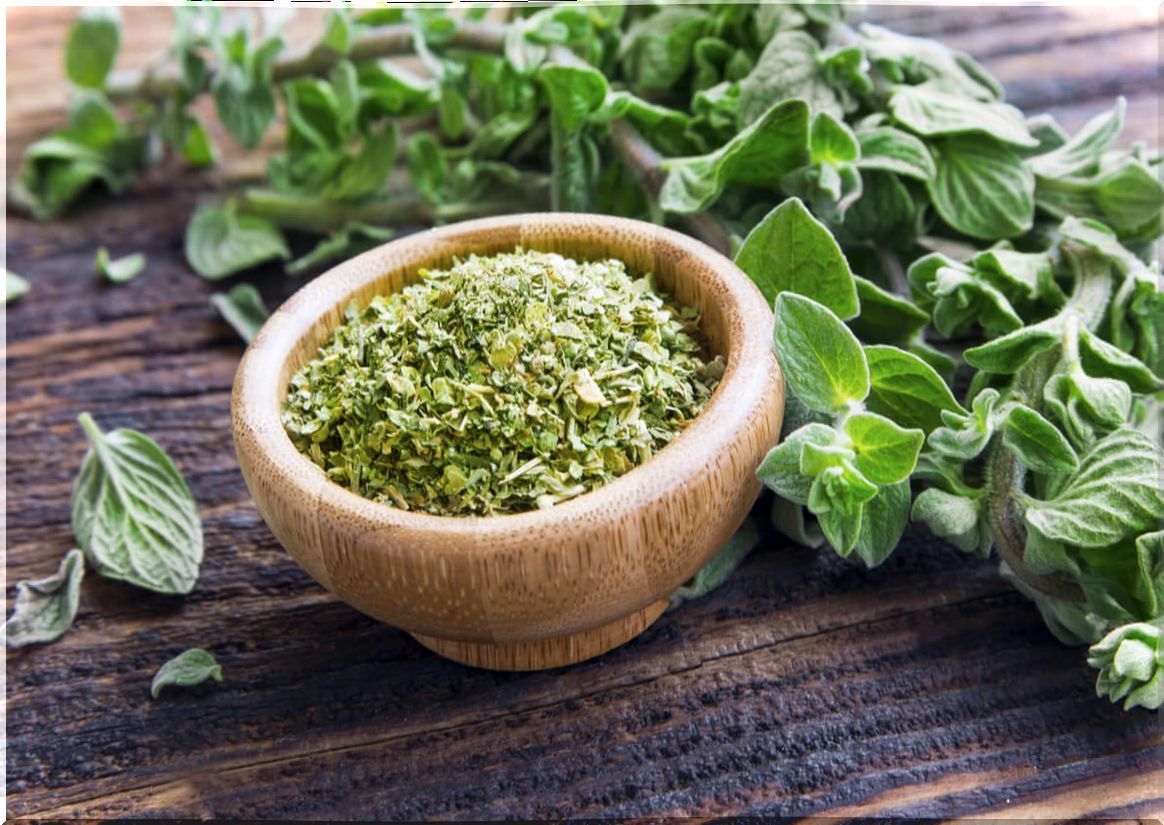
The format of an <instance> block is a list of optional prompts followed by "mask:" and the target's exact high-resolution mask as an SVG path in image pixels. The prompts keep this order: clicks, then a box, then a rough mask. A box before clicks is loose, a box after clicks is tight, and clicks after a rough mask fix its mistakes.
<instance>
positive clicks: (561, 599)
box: [231, 214, 784, 670]
mask: <svg viewBox="0 0 1164 825" xmlns="http://www.w3.org/2000/svg"><path fill="white" fill-rule="evenodd" d="M516 246H521V247H524V248H526V249H535V250H543V251H552V252H558V253H560V254H563V255H567V256H570V257H574V258H590V259H594V258H600V257H614V258H619V259H621V260H623V261H625V262H626V263H627V265H628V266H629V267H630V269H631V271H632V272H635V273H639V274H641V273H645V272H653V273H655V277H656V279H657V282H658V283H659V285H660V286H661V287H662V288H663V289H665V290H667V291H668V292H670V293H671V294H672V295H674V296H675V297H676V298H677V299H678V300H679V301H681V302H682V303H684V304H687V305H693V306H696V307H698V309H699V310H700V312H701V313H702V322H701V324H702V328H703V331H704V334H705V335H706V336H707V340H708V343H709V347H710V349H711V351H712V352H713V353H715V354H720V355H723V356H724V357H725V358H726V360H727V370H726V372H725V373H724V376H723V379H722V381H721V383H720V385H719V386H718V387H717V388H716V390H715V392H714V393H713V395H712V398H711V399H710V401H709V402H708V405H707V407H706V408H705V409H704V411H703V412H702V413H701V414H700V415H699V416H698V417H697V418H696V419H695V420H694V421H693V422H692V423H691V424H690V426H689V427H688V428H687V429H686V430H685V431H684V432H683V433H681V434H680V435H679V436H678V437H677V438H676V439H675V440H674V441H672V442H671V443H670V444H668V445H667V446H666V447H665V448H663V449H662V450H660V451H659V452H658V453H656V454H655V455H654V456H653V457H652V458H651V459H650V460H649V461H648V462H646V463H645V464H643V465H641V466H639V467H637V468H635V469H633V470H631V471H630V472H628V473H627V474H626V475H624V476H622V477H621V478H619V479H617V480H615V481H614V482H612V483H610V484H608V485H606V486H605V487H601V488H599V489H597V490H595V491H593V492H590V493H586V494H585V495H582V496H579V497H577V498H575V499H572V500H569V501H566V502H564V503H562V504H559V505H557V506H555V507H553V508H550V509H546V510H535V511H531V512H526V513H518V514H507V515H497V516H487V517H457V516H435V515H428V514H421V513H414V512H407V511H403V510H399V509H396V508H393V507H390V506H388V505H385V504H377V503H375V502H373V501H370V500H368V499H365V498H362V497H361V496H359V495H356V494H355V493H352V492H350V491H348V490H347V489H345V488H344V487H341V486H340V485H338V484H336V483H334V482H332V481H330V480H329V479H327V478H326V477H325V475H324V473H323V471H322V470H321V469H320V468H319V467H318V466H316V465H315V464H314V463H312V462H311V460H310V459H308V458H307V457H305V456H303V455H302V454H300V453H299V451H298V450H296V449H295V447H294V445H292V443H291V440H290V439H289V438H288V436H287V434H286V433H285V432H284V430H283V425H282V423H281V421H280V412H281V407H282V404H283V400H284V398H285V396H286V392H287V384H288V381H289V380H290V378H291V376H292V374H293V373H295V372H296V371H297V370H298V369H299V368H300V367H301V366H302V365H303V364H304V363H305V362H307V361H308V360H310V359H311V358H312V357H313V356H314V355H315V354H316V352H317V351H318V350H319V348H320V346H322V345H323V344H324V343H325V342H326V341H327V340H328V338H329V337H330V336H331V334H332V332H333V331H334V330H335V329H336V327H337V326H338V325H339V324H340V323H341V322H342V319H343V312H344V308H345V307H346V306H347V305H348V303H349V302H350V301H352V300H353V299H354V300H355V301H356V302H357V303H358V304H360V305H365V304H367V303H368V302H369V301H370V300H371V298H372V297H373V296H375V295H380V294H385V293H389V292H391V291H393V290H397V289H400V288H402V287H403V286H404V285H405V284H406V283H408V282H409V281H410V280H413V279H415V273H416V271H417V270H418V269H420V268H422V267H429V268H433V267H442V266H447V265H448V264H450V263H451V262H452V259H453V257H454V256H464V255H467V254H469V253H473V252H476V253H482V254H491V253H497V252H502V251H512V250H513V249H514V247H516ZM772 324H773V320H772V312H771V310H770V309H769V308H768V306H767V304H766V303H765V301H764V299H763V297H762V296H761V295H760V292H759V290H757V289H756V287H755V286H754V285H753V284H752V282H751V281H750V280H749V279H748V277H747V276H746V275H744V274H743V272H741V271H740V270H739V269H738V268H737V267H736V266H735V265H734V264H733V263H732V262H731V261H729V260H728V259H727V258H725V257H723V256H722V255H720V254H719V253H717V252H715V251H713V250H712V249H711V248H709V247H707V246H704V245H703V244H701V243H699V242H698V241H695V240H692V239H691V238H689V237H687V236H685V235H681V234H679V233H677V232H673V231H671V230H668V229H663V228H660V227H658V226H654V225H651V224H647V223H643V222H640V221H634V220H628V219H623V218H613V217H607V216H601V215H580V214H542V215H513V216H506V217H498V218H487V219H484V220H475V221H468V222H465V223H458V224H453V225H451V226H445V227H441V228H439V229H433V230H430V231H427V232H422V233H419V234H416V235H409V236H407V237H405V238H402V239H400V240H396V241H392V242H391V243H387V244H385V245H383V246H381V247H379V248H377V249H373V250H371V251H370V252H366V253H364V254H363V255H360V256H358V257H356V258H353V259H352V260H349V261H347V262H345V263H342V264H340V265H339V266H337V267H335V268H334V269H332V270H330V271H329V272H327V273H325V274H324V275H321V276H320V277H318V278H316V279H315V280H314V281H312V282H311V283H309V284H307V285H306V286H305V287H304V288H303V289H301V290H299V292H297V293H296V294H295V295H294V296H293V297H292V298H291V299H290V300H288V301H287V303H285V304H284V305H283V306H282V307H280V308H279V310H278V311H277V312H275V314H274V315H272V316H271V318H270V320H269V321H267V323H266V324H265V325H264V326H263V328H262V330H261V331H260V332H259V334H258V336H257V337H256V338H255V340H254V342H253V343H252V344H251V345H250V348H249V349H248V350H247V353H246V355H245V356H244V358H243V360H242V363H241V364H240V365H239V368H238V374H237V376H236V378H235V382H234V393H233V397H232V400H231V407H232V418H233V427H234V443H235V450H236V451H237V453H238V459H239V464H240V466H241V467H242V472H243V476H244V477H245V478H246V482H247V487H248V488H249V489H250V491H251V495H252V496H254V499H255V503H256V504H257V505H258V507H259V512H260V513H262V515H263V518H264V519H266V522H267V524H268V525H270V527H271V530H272V531H273V532H274V534H275V536H276V537H277V538H278V539H279V541H280V542H282V544H283V546H284V547H286V548H287V550H288V552H290V553H291V555H292V556H293V557H294V558H295V560H296V561H298V562H299V564H300V565H302V566H303V567H304V569H306V570H307V572H309V573H310V574H311V575H312V576H314V577H315V578H316V580H318V581H319V583H320V584H322V585H323V586H324V587H326V588H327V589H328V590H330V591H332V592H333V593H335V594H336V595H337V596H339V597H340V598H341V599H343V600H344V601H345V602H347V603H348V604H350V605H352V606H353V607H355V608H356V609H358V610H361V611H363V612H364V613H367V614H369V615H371V616H374V617H375V618H377V619H380V620H382V621H385V622H388V623H390V624H393V625H396V626H397V627H401V628H403V629H404V630H406V631H408V632H409V633H411V634H412V635H413V636H414V637H415V638H416V639H417V640H418V641H419V642H420V643H421V644H423V645H425V646H426V647H428V648H430V649H432V650H434V651H436V652H438V653H440V654H442V655H444V656H447V657H449V658H451V659H455V660H457V661H459V662H463V663H467V664H472V665H477V666H480V667H487V668H495V669H501V670H533V669H539V668H547V667H557V666H560V665H565V664H569V663H572V662H578V661H582V660H583V659H588V658H590V657H592V656H596V655H598V654H600V653H603V652H605V651H607V650H610V649H611V648H613V647H616V646H617V645H620V644H622V643H623V642H626V641H628V640H629V639H631V638H633V637H634V636H636V635H638V634H639V633H641V632H642V631H643V630H645V629H646V628H647V627H648V626H649V625H650V624H651V622H653V621H654V620H655V619H656V618H658V616H659V615H660V614H661V613H662V612H663V610H664V609H665V607H666V605H667V601H666V599H667V597H668V595H669V594H670V593H672V592H673V591H674V590H675V589H676V588H677V587H678V586H679V585H681V584H682V583H683V582H684V581H686V580H687V579H688V578H689V577H690V576H692V575H693V574H694V573H695V572H696V571H697V570H699V568H700V567H701V566H702V565H703V564H704V563H705V562H707V561H708V560H709V559H710V558H711V557H712V556H713V555H714V554H715V553H716V551H717V550H719V549H720V548H721V547H722V546H723V545H724V543H725V542H726V541H727V539H728V538H729V537H730V536H731V534H732V532H733V531H734V530H735V529H736V528H737V527H739V525H740V524H741V523H742V522H743V519H744V517H745V516H746V515H747V512H748V509H749V508H750V507H751V505H752V503H753V502H754V501H755V499H756V496H757V495H758V494H759V491H760V484H759V482H758V481H757V480H756V476H755V470H756V467H757V466H758V465H759V463H760V461H761V460H762V459H763V457H764V455H765V453H766V452H767V450H768V449H769V448H770V447H772V445H774V444H775V443H776V442H777V440H778V438H779V434H780V425H781V421H782V419H783V414H784V381H783V377H782V376H781V373H780V369H779V367H778V366H777V364H776V360H775V357H774V355H773V352H772Z"/></svg>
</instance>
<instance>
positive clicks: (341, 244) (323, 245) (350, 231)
mask: <svg viewBox="0 0 1164 825" xmlns="http://www.w3.org/2000/svg"><path fill="white" fill-rule="evenodd" d="M395 236H396V233H395V232H394V231H393V230H391V229H389V228H387V227H382V226H370V225H369V224H366V223H359V222H357V221H352V222H350V223H347V224H344V226H343V228H342V229H340V230H339V231H337V232H333V233H332V234H331V235H329V236H328V237H326V238H324V239H323V240H321V241H320V242H319V243H317V244H316V245H315V247H314V248H312V250H311V251H310V252H308V253H307V254H306V255H304V256H303V257H301V258H296V259H295V260H293V261H289V262H288V263H287V266H286V267H285V269H286V272H287V274H288V275H296V276H298V275H302V274H303V273H305V272H308V271H310V270H312V269H315V268H317V267H320V266H323V265H324V264H326V263H331V262H332V261H338V260H340V259H342V258H350V257H352V256H354V255H358V254H360V253H361V252H367V251H368V250H369V249H373V248H375V247H377V246H379V245H380V244H382V243H384V242H385V241H390V240H392V238H394V237H395Z"/></svg>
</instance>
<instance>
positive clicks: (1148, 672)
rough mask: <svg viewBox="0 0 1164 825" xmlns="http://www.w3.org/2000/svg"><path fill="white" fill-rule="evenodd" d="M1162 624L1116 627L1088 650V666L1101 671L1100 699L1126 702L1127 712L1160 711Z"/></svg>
mask: <svg viewBox="0 0 1164 825" xmlns="http://www.w3.org/2000/svg"><path fill="white" fill-rule="evenodd" d="M1162 635H1164V631H1162V630H1161V627H1160V622H1158V621H1157V622H1136V623H1132V624H1126V625H1123V626H1122V627H1117V628H1116V629H1115V630H1113V631H1111V632H1110V633H1109V634H1107V635H1106V636H1104V637H1103V638H1102V639H1101V640H1100V641H1098V642H1096V643H1095V644H1094V645H1092V646H1091V649H1090V650H1088V651H1087V663H1088V664H1089V665H1091V666H1092V667H1093V668H1096V669H1097V670H1099V677H1098V678H1097V679H1096V682H1095V693H1096V695H1097V696H1106V697H1108V698H1109V699H1110V700H1111V701H1113V702H1119V701H1121V700H1123V703H1124V710H1131V709H1132V708H1134V707H1143V708H1148V709H1149V710H1157V709H1158V708H1160V707H1161V705H1164V639H1162V638H1161V636H1162Z"/></svg>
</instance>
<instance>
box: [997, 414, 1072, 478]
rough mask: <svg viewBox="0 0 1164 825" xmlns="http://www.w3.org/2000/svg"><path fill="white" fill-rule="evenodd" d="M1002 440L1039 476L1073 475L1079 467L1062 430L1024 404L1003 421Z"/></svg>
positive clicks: (1024, 464)
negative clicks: (1051, 474) (1048, 474)
mask: <svg viewBox="0 0 1164 825" xmlns="http://www.w3.org/2000/svg"><path fill="white" fill-rule="evenodd" d="M1002 440H1003V443H1004V444H1006V446H1007V448H1008V449H1009V450H1010V451H1011V452H1013V453H1014V454H1015V456H1016V457H1017V458H1018V460H1019V461H1021V462H1022V463H1023V466H1025V467H1027V468H1028V469H1030V470H1034V471H1035V472H1036V473H1070V472H1074V471H1075V469H1076V468H1077V467H1078V466H1079V456H1077V455H1076V454H1075V450H1074V449H1072V447H1071V443H1070V442H1069V441H1067V439H1066V438H1065V437H1064V436H1063V433H1061V432H1060V431H1059V428H1058V427H1056V426H1055V425H1054V424H1052V423H1051V422H1050V421H1048V420H1047V419H1045V418H1043V416H1041V415H1040V414H1039V413H1037V412H1036V411H1035V410H1032V409H1031V408H1030V407H1027V406H1024V405H1022V404H1017V405H1015V406H1014V407H1012V408H1011V410H1010V413H1009V414H1008V415H1007V417H1006V420H1005V421H1004V422H1003V425H1002Z"/></svg>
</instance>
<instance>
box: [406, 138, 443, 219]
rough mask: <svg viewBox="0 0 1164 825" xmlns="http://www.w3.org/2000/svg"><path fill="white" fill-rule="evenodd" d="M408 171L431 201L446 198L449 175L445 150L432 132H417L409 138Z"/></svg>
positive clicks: (418, 189) (418, 187)
mask: <svg viewBox="0 0 1164 825" xmlns="http://www.w3.org/2000/svg"><path fill="white" fill-rule="evenodd" d="M408 172H409V174H410V175H411V176H412V185H413V188H415V189H416V191H417V192H419V193H420V194H421V195H423V196H424V198H425V199H426V200H427V201H428V202H429V203H440V202H441V201H442V200H444V195H443V189H444V185H445V180H446V179H447V178H448V176H449V165H448V161H447V160H446V159H445V153H444V150H443V149H442V148H441V145H440V143H439V142H438V141H437V139H436V138H435V137H433V135H432V133H430V132H417V133H416V134H415V135H413V136H412V137H411V138H409V139H408Z"/></svg>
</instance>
